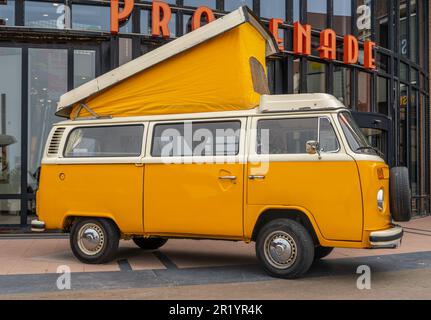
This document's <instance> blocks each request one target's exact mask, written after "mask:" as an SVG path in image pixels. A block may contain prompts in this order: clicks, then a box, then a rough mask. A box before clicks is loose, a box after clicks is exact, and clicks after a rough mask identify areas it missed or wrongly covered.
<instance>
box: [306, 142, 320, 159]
mask: <svg viewBox="0 0 431 320" xmlns="http://www.w3.org/2000/svg"><path fill="white" fill-rule="evenodd" d="M305 150H306V151H307V153H308V154H316V153H317V154H318V155H319V159H320V158H321V157H320V144H319V142H317V141H314V140H311V141H307V143H306V144H305Z"/></svg>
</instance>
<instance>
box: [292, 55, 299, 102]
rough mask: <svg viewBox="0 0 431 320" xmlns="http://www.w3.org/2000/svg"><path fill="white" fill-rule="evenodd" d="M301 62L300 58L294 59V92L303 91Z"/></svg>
mask: <svg viewBox="0 0 431 320" xmlns="http://www.w3.org/2000/svg"><path fill="white" fill-rule="evenodd" d="M300 70H301V62H300V60H299V59H295V60H293V93H294V94H297V93H300V92H301V71H300Z"/></svg>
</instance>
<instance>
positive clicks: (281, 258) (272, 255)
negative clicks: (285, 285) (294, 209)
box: [265, 231, 297, 269]
mask: <svg viewBox="0 0 431 320" xmlns="http://www.w3.org/2000/svg"><path fill="white" fill-rule="evenodd" d="M265 257H266V259H267V261H268V262H269V263H270V264H271V265H272V266H274V267H275V268H278V269H287V268H289V267H291V266H292V265H293V264H294V263H295V261H296V257H297V247H296V243H295V241H294V240H293V238H292V237H291V236H290V235H289V234H287V233H286V232H283V231H275V232H273V233H271V234H270V235H269V236H268V237H267V238H266V240H265Z"/></svg>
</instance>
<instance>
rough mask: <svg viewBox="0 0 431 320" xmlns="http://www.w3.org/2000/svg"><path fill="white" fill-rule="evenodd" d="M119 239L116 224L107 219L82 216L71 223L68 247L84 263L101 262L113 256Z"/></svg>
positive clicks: (107, 260) (109, 259)
mask: <svg viewBox="0 0 431 320" xmlns="http://www.w3.org/2000/svg"><path fill="white" fill-rule="evenodd" d="M119 241H120V233H119V232H118V229H117V226H116V225H115V224H114V223H113V222H112V221H111V220H107V219H97V218H82V219H79V220H78V221H76V222H75V223H74V224H73V225H72V229H71V231H70V247H71V248H72V252H73V254H74V255H75V257H76V258H77V259H78V260H79V261H81V262H84V263H88V264H102V263H106V262H109V261H111V260H112V259H113V258H114V255H115V253H116V252H117V249H118V244H119Z"/></svg>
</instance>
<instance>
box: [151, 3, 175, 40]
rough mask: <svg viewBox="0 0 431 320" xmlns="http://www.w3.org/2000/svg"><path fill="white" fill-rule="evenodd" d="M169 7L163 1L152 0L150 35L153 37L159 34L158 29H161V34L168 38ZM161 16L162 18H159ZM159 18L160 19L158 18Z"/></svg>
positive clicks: (170, 13)
mask: <svg viewBox="0 0 431 320" xmlns="http://www.w3.org/2000/svg"><path fill="white" fill-rule="evenodd" d="M171 15H172V12H171V8H170V7H169V5H167V4H166V3H164V2H159V1H154V2H153V12H152V16H151V17H152V28H151V29H152V32H151V33H152V35H153V36H154V37H156V36H160V30H161V31H162V36H163V37H165V38H169V36H170V32H169V20H171ZM161 16H163V18H162V19H161ZM160 19H161V20H160Z"/></svg>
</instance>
